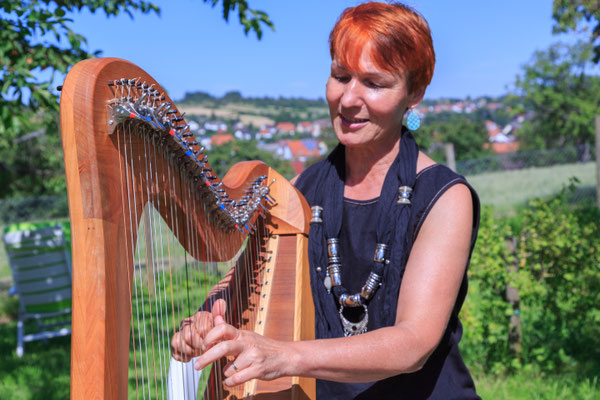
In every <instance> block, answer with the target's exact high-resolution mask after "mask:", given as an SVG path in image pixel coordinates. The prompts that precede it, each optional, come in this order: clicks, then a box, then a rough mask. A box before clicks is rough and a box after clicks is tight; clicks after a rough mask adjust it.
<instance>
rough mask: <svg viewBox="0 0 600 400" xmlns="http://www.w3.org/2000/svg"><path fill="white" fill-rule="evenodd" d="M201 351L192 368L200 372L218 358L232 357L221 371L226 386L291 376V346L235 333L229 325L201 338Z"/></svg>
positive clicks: (216, 326)
mask: <svg viewBox="0 0 600 400" xmlns="http://www.w3.org/2000/svg"><path fill="white" fill-rule="evenodd" d="M204 346H205V352H204V354H202V355H201V356H200V357H199V358H198V359H197V360H196V364H195V365H194V368H196V369H198V370H199V369H202V368H205V367H206V366H207V365H209V364H210V363H212V362H214V361H216V360H219V359H220V358H222V357H233V361H230V362H229V363H227V365H226V366H225V368H224V371H223V372H224V376H225V378H227V379H225V380H224V381H223V383H224V384H225V385H227V386H235V385H239V384H242V383H244V382H246V381H249V380H251V379H261V380H267V381H269V380H273V379H276V378H279V377H280V376H286V375H293V372H292V371H290V368H291V367H292V365H293V361H292V360H293V358H294V353H293V346H292V343H285V344H284V343H283V342H279V341H276V340H272V339H269V338H266V337H264V336H261V335H259V334H256V333H254V332H250V331H245V330H239V329H236V328H234V327H233V326H231V325H229V324H219V325H215V327H214V328H213V329H212V330H211V331H210V332H208V333H207V334H206V336H205V338H204Z"/></svg>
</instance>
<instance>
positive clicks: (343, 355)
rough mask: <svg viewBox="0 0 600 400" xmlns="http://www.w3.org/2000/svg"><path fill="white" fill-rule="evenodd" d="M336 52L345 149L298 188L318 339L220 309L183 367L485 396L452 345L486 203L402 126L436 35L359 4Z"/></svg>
mask: <svg viewBox="0 0 600 400" xmlns="http://www.w3.org/2000/svg"><path fill="white" fill-rule="evenodd" d="M330 49H331V57H332V64H331V75H330V77H329V80H328V82H327V102H328V104H329V110H330V114H331V120H332V123H333V129H334V131H335V133H336V136H337V138H338V140H339V142H340V145H339V146H338V147H337V148H336V149H335V150H334V151H333V152H332V153H331V154H330V155H329V157H328V158H327V160H324V161H321V162H319V163H317V164H315V165H313V166H312V167H311V168H309V169H308V170H306V171H305V172H304V173H303V174H302V175H300V176H299V178H298V179H297V182H296V183H295V184H296V186H297V187H298V188H299V189H300V190H301V191H302V192H303V194H304V195H305V197H306V198H307V200H308V202H309V204H310V205H311V207H314V206H319V207H322V220H323V222H315V223H312V224H311V230H310V235H309V241H310V245H309V258H310V264H311V286H312V292H313V298H314V302H315V314H316V321H315V323H316V337H317V339H316V340H314V341H304V342H292V343H290V342H285V343H284V342H278V341H274V340H270V339H267V338H264V337H262V336H259V335H257V334H254V333H252V332H246V331H241V330H237V329H235V328H234V327H233V326H231V325H228V324H226V323H224V321H223V318H222V315H223V314H224V309H225V307H226V305H225V302H224V301H222V300H221V301H219V302H217V303H216V304H215V307H214V308H213V312H212V315H207V314H206V313H199V314H197V316H196V322H195V323H193V324H191V325H189V326H186V327H184V329H183V330H182V332H181V333H180V334H178V335H176V337H174V339H173V345H174V347H175V348H176V350H177V351H182V352H183V354H185V355H184V356H180V358H182V359H185V358H187V357H189V356H193V355H198V354H201V355H200V357H199V358H198V359H197V361H196V364H195V366H196V368H198V369H199V368H204V367H205V366H207V365H209V364H210V363H211V362H213V361H215V360H217V359H219V358H221V357H223V356H229V357H233V358H234V361H233V362H232V363H230V364H228V365H227V366H226V368H225V370H224V375H225V377H226V378H227V379H226V380H225V381H224V383H225V384H226V385H238V384H241V383H243V382H245V381H247V380H249V379H253V378H258V379H267V380H268V379H275V378H277V377H280V376H290V375H291V376H296V375H299V376H307V377H314V378H317V379H318V380H317V395H318V398H323V399H332V398H339V399H350V398H373V399H375V398H376V399H385V398H408V399H413V398H431V399H449V398H460V399H473V398H479V397H478V396H477V394H476V392H475V388H474V384H473V381H472V379H471V377H470V375H469V372H468V371H467V369H466V367H465V365H464V363H463V362H462V359H461V356H460V353H459V351H458V347H457V345H458V341H459V340H460V337H461V334H462V328H461V325H460V322H459V321H458V312H459V310H460V308H461V306H462V303H463V301H464V298H465V295H466V290H467V278H466V268H467V265H468V262H469V257H470V253H471V250H472V248H473V245H474V242H475V237H476V232H477V226H478V219H479V206H478V200H477V196H476V194H475V193H474V192H473V190H472V189H471V188H470V187H469V186H468V184H467V183H466V181H465V180H464V178H462V177H460V176H458V175H456V174H454V173H453V172H451V171H450V170H448V169H447V168H445V167H443V166H440V165H438V164H436V163H435V162H434V161H432V160H431V159H430V158H429V157H427V156H426V155H424V154H423V153H421V152H419V151H418V148H417V146H416V144H415V142H414V139H413V137H412V134H411V133H410V132H409V131H408V130H407V129H406V128H404V127H403V125H402V121H403V115H404V114H405V112H406V111H409V112H410V113H412V109H413V108H414V107H416V106H417V105H418V104H419V103H420V102H421V100H422V98H423V96H424V93H425V88H426V87H427V85H428V84H429V82H430V81H431V77H432V75H433V68H434V63H435V55H434V50H433V45H432V40H431V35H430V31H429V26H428V25H427V22H426V21H425V20H424V18H423V17H421V16H420V15H419V14H418V13H416V12H415V11H414V10H412V9H411V8H409V7H407V6H405V5H402V4H398V3H394V4H383V3H366V4H361V5H359V6H356V7H353V8H349V9H346V10H345V11H344V12H343V13H342V15H341V16H340V19H339V20H338V22H337V23H336V25H335V27H334V29H333V31H332V32H331V35H330ZM413 118H414V117H409V120H410V119H413ZM409 125H410V124H409ZM374 253H375V257H374V256H373V254H374ZM198 321H200V322H198ZM212 325H214V327H213V328H212V329H210V330H208V328H206V327H207V326H212Z"/></svg>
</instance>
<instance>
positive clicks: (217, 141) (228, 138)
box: [210, 133, 235, 146]
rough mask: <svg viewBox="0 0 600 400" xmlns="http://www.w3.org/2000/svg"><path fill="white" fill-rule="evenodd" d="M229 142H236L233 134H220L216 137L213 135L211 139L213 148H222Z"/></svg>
mask: <svg viewBox="0 0 600 400" xmlns="http://www.w3.org/2000/svg"><path fill="white" fill-rule="evenodd" d="M229 142H235V138H234V137H233V135H232V134H231V133H218V134H216V135H212V136H211V138H210V145H211V146H221V145H224V144H225V143H229Z"/></svg>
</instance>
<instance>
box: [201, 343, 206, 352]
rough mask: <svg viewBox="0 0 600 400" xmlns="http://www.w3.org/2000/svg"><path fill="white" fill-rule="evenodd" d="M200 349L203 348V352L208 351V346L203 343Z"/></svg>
mask: <svg viewBox="0 0 600 400" xmlns="http://www.w3.org/2000/svg"><path fill="white" fill-rule="evenodd" d="M200 349H202V352H205V351H206V346H205V345H204V343H202V346H200Z"/></svg>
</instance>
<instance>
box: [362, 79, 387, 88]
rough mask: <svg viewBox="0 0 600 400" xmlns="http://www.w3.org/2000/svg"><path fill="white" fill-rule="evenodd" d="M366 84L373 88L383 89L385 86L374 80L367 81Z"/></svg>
mask: <svg viewBox="0 0 600 400" xmlns="http://www.w3.org/2000/svg"><path fill="white" fill-rule="evenodd" d="M365 84H366V85H367V86H368V87H370V88H373V89H381V88H382V87H383V86H381V85H378V84H377V83H375V82H373V81H366V82H365Z"/></svg>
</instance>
